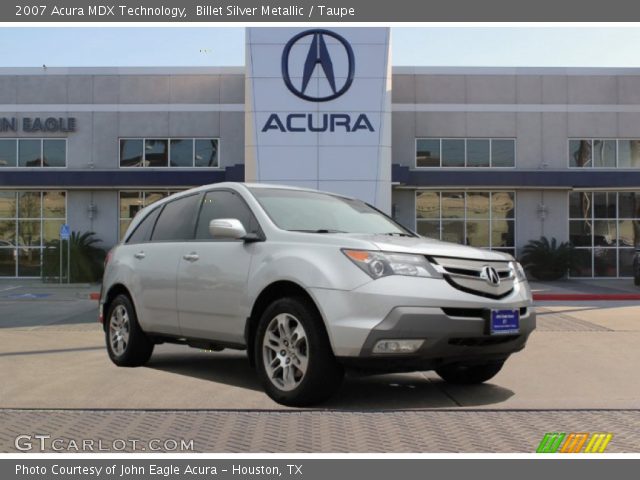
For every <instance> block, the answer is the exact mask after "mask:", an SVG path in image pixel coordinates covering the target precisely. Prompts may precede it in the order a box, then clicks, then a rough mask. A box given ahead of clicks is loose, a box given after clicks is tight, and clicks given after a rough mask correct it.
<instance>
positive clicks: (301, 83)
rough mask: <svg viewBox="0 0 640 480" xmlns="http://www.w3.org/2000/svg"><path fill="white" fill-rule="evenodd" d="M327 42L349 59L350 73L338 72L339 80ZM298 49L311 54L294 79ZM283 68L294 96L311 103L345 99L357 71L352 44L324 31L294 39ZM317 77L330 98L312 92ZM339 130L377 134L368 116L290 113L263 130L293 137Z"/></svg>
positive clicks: (273, 119) (277, 116)
mask: <svg viewBox="0 0 640 480" xmlns="http://www.w3.org/2000/svg"><path fill="white" fill-rule="evenodd" d="M325 38H329V39H334V40H335V41H336V42H337V45H339V46H340V47H342V49H343V50H344V51H343V52H341V53H344V57H346V65H344V67H346V71H343V72H341V71H338V72H337V74H338V76H336V68H334V63H333V60H332V58H331V53H330V52H329V48H328V47H327V42H326V40H325ZM307 39H310V40H311V41H310V43H308V44H307V43H305V40H307ZM297 45H300V46H301V47H304V48H305V49H306V50H307V54H306V57H305V60H304V64H303V65H296V67H302V70H301V71H298V72H296V74H297V75H295V76H294V77H292V70H291V68H290V63H291V58H290V57H291V51H292V49H293V48H294V47H295V46H297ZM281 64H282V79H283V81H284V84H285V85H286V86H287V88H288V89H289V91H290V92H291V93H293V94H294V95H296V96H297V97H299V98H301V99H303V100H306V101H308V102H328V101H330V100H335V99H336V98H338V97H340V96H341V95H344V94H345V93H346V91H347V90H349V88H350V87H351V84H352V83H353V78H354V75H355V68H356V67H355V64H356V61H355V57H354V54H353V49H352V48H351V45H350V44H349V42H348V41H347V40H346V39H345V38H344V37H343V36H341V35H338V34H337V33H335V32H332V31H330V30H322V29H316V30H305V31H304V32H300V33H298V34H297V35H295V36H294V37H293V38H291V40H289V41H288V42H287V44H286V45H285V46H284V49H283V51H282V62H281ZM316 72H317V73H316ZM314 74H316V80H317V81H318V82H319V81H321V80H322V81H323V83H325V84H326V86H328V88H329V93H328V94H326V95H324V94H319V93H309V92H308V88H309V83H310V82H311V80H312V78H313V76H314ZM322 77H324V78H322ZM294 78H295V79H294ZM338 129H339V130H341V131H344V132H347V133H351V132H358V131H360V130H363V131H368V132H373V131H375V130H374V128H373V125H371V122H370V121H369V118H368V117H367V115H366V114H365V113H360V114H359V115H357V118H355V119H354V118H352V116H351V115H350V114H348V113H330V114H328V113H325V114H322V115H317V114H314V113H312V112H309V113H306V114H304V113H290V114H288V115H286V116H284V117H282V116H281V115H280V114H278V113H272V114H271V115H269V118H268V119H267V121H266V122H265V124H264V126H263V127H262V131H263V132H268V131H270V130H276V131H279V132H292V133H296V132H298V133H300V132H323V133H324V132H329V133H333V132H335V131H336V130H338Z"/></svg>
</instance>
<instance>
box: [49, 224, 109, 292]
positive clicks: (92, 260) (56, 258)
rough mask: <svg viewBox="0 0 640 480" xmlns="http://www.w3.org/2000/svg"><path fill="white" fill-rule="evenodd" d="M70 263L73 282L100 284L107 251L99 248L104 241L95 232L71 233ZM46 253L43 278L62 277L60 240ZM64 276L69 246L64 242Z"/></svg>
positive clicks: (55, 241)
mask: <svg viewBox="0 0 640 480" xmlns="http://www.w3.org/2000/svg"><path fill="white" fill-rule="evenodd" d="M69 242H70V249H69V251H70V256H71V258H70V259H71V261H70V262H69V270H70V272H69V273H70V275H69V276H70V281H71V282H98V281H100V280H101V279H102V274H103V273H104V259H105V256H106V251H105V250H104V249H103V248H100V247H98V246H97V244H99V243H101V242H102V240H100V239H99V238H97V237H95V233H94V232H84V233H81V232H71V238H70V239H69ZM46 247H47V248H46V249H45V252H44V266H43V277H44V278H45V280H52V279H54V278H56V279H57V278H58V276H59V275H60V240H53V241H51V242H49V243H48V244H47V246H46ZM62 258H63V267H62V268H63V275H64V274H65V272H66V269H67V244H66V242H62Z"/></svg>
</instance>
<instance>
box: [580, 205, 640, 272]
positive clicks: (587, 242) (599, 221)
mask: <svg viewBox="0 0 640 480" xmlns="http://www.w3.org/2000/svg"><path fill="white" fill-rule="evenodd" d="M569 239H570V240H571V244H572V245H573V246H574V248H575V259H574V266H573V268H572V269H571V272H570V274H571V276H572V277H631V276H633V272H632V267H633V253H634V248H640V192H571V193H570V194H569Z"/></svg>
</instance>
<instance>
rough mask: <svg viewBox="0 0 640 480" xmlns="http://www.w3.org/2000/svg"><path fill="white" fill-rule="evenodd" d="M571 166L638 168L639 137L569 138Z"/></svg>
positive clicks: (639, 153) (639, 156) (639, 166)
mask: <svg viewBox="0 0 640 480" xmlns="http://www.w3.org/2000/svg"><path fill="white" fill-rule="evenodd" d="M569 167H571V168H640V139H595V138H588V139H577V138H572V139H569Z"/></svg>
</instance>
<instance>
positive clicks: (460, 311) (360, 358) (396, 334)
mask: <svg viewBox="0 0 640 480" xmlns="http://www.w3.org/2000/svg"><path fill="white" fill-rule="evenodd" d="M311 294H312V296H313V297H314V299H315V300H316V304H317V305H318V306H319V308H320V310H321V313H322V315H323V318H324V320H325V323H326V326H327V331H328V333H329V338H330V341H331V345H332V347H333V351H334V354H335V355H336V356H337V357H339V358H340V359H341V361H342V362H343V363H345V364H353V365H358V366H370V367H372V368H376V369H386V370H402V369H405V368H406V369H416V368H422V369H431V368H436V367H437V366H438V365H443V364H446V363H452V362H462V361H464V362H467V363H472V362H474V361H478V362H486V361H491V360H502V359H505V358H506V357H508V356H509V355H510V354H511V353H514V352H517V351H518V350H521V349H522V348H524V345H525V343H526V341H527V338H528V337H529V335H530V334H531V332H532V331H533V330H534V329H535V325H536V319H535V312H534V310H533V308H532V306H531V293H530V291H529V288H528V286H527V284H526V283H516V284H515V285H514V289H513V291H512V292H511V293H510V294H509V295H508V296H506V297H505V298H502V299H500V300H494V299H487V298H484V297H480V296H478V295H474V294H471V293H465V292H462V291H460V290H458V289H456V288H454V287H453V286H451V285H449V284H448V283H447V282H445V281H442V280H439V279H422V278H420V279H418V278H411V277H400V276H394V277H389V278H382V279H379V280H376V281H372V282H370V283H367V284H366V285H364V286H362V287H359V288H357V289H355V290H352V291H342V290H329V289H311ZM491 309H519V310H520V312H521V315H520V332H519V333H518V334H517V335H488V334H487V333H486V331H485V330H486V324H487V321H486V319H485V317H486V315H487V312H488V311H489V310H491ZM383 339H384V340H389V339H422V340H424V343H423V345H422V347H421V348H420V349H419V350H418V351H416V352H414V353H411V354H402V355H390V354H376V353H373V347H374V345H375V344H376V343H377V342H378V341H379V340H383Z"/></svg>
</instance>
